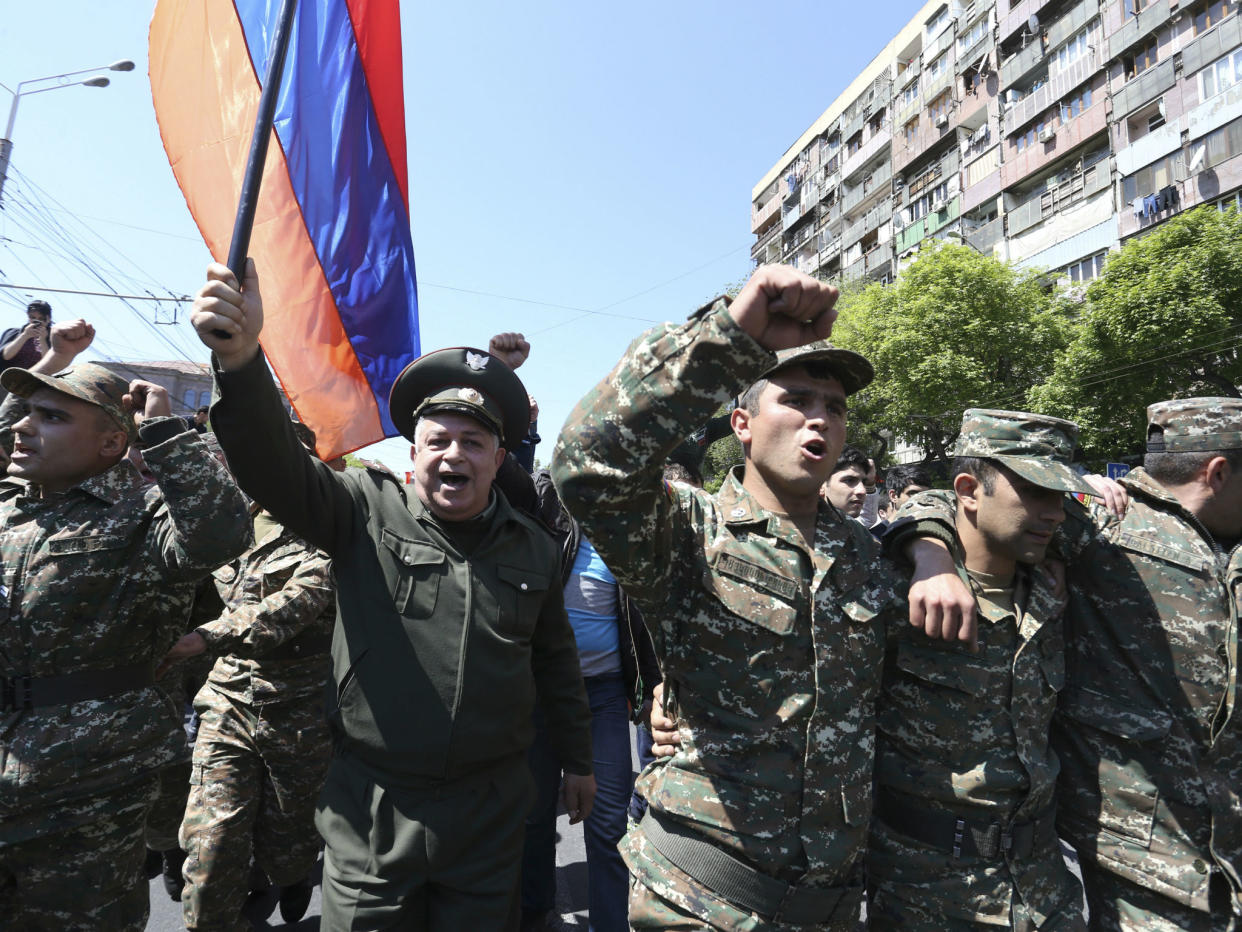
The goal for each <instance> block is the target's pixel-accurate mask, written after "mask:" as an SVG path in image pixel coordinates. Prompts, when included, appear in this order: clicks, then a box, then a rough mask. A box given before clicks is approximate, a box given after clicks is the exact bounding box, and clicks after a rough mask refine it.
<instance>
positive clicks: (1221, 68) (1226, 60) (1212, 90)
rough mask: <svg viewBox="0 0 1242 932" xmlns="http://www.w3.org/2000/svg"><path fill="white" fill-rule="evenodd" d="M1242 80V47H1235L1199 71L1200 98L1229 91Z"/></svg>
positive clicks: (1203, 98)
mask: <svg viewBox="0 0 1242 932" xmlns="http://www.w3.org/2000/svg"><path fill="white" fill-rule="evenodd" d="M1240 81H1242V48H1240V49H1234V50H1233V51H1232V52H1230V53H1229V54H1228V55H1226V56H1224V57H1223V58H1218V59H1216V61H1214V62H1212V64H1210V65H1208V66H1207V67H1206V68H1204V69H1203V70H1202V71H1200V72H1199V100H1200V101H1204V100H1207V99H1208V98H1210V97H1215V96H1216V95H1217V94H1219V93H1221V92H1222V91H1227V90H1229V88H1231V87H1233V86H1234V85H1235V84H1237V83H1238V82H1240Z"/></svg>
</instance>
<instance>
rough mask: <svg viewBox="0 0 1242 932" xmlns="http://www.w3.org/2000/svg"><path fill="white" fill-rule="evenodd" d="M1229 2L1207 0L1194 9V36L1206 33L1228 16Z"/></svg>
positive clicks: (1225, 0)
mask: <svg viewBox="0 0 1242 932" xmlns="http://www.w3.org/2000/svg"><path fill="white" fill-rule="evenodd" d="M1230 6H1231V4H1230V2H1229V0H1209V2H1208V3H1201V4H1199V5H1198V6H1197V7H1195V11H1194V13H1193V14H1192V15H1193V16H1194V20H1195V35H1196V36H1197V35H1198V34H1199V33H1201V32H1206V31H1207V30H1209V29H1211V28H1212V27H1213V26H1215V25H1217V24H1218V23H1219V22H1220V21H1221V20H1222V19H1224V18H1225V17H1226V16H1228V15H1229V12H1230V10H1229V7H1230Z"/></svg>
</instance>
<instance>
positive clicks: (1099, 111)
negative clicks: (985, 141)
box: [1001, 93, 1108, 189]
mask: <svg viewBox="0 0 1242 932" xmlns="http://www.w3.org/2000/svg"><path fill="white" fill-rule="evenodd" d="M1106 110H1107V101H1106V100H1105V95H1104V94H1103V93H1101V94H1098V95H1096V102H1095V103H1094V104H1092V105H1091V106H1090V107H1088V108H1087V109H1086V110H1084V111H1083V112H1082V113H1081V114H1079V115H1078V116H1077V117H1075V118H1074V119H1072V120H1070V121H1069V122H1068V123H1062V124H1061V125H1059V126H1057V127H1056V135H1054V136H1053V137H1052V139H1051V140H1049V141H1048V142H1039V141H1038V140H1036V141H1035V142H1034V143H1033V144H1031V145H1029V146H1027V147H1026V149H1025V150H1024V151H1022V152H1017V151H1015V148H1014V147H1013V146H1012V145H1008V143H1007V144H1006V146H1007V147H1006V149H1005V160H1004V162H1003V163H1002V164H1001V186H1002V187H1004V188H1005V189H1008V188H1011V187H1012V186H1013V185H1015V184H1016V183H1018V182H1019V181H1021V180H1022V179H1023V178H1025V177H1027V176H1028V175H1030V174H1031V173H1032V172H1036V171H1039V170H1040V169H1041V168H1043V167H1045V166H1046V165H1047V164H1048V163H1049V162H1052V161H1054V160H1056V159H1058V158H1060V157H1061V156H1063V155H1065V154H1066V153H1067V152H1070V151H1071V150H1073V149H1074V148H1076V147H1077V146H1080V145H1082V143H1084V142H1086V141H1087V140H1088V139H1091V138H1092V137H1094V136H1096V135H1098V134H1100V133H1102V132H1104V131H1105V130H1106V129H1107V128H1108V114H1107V113H1106Z"/></svg>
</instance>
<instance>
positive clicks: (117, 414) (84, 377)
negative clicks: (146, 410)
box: [0, 362, 138, 441]
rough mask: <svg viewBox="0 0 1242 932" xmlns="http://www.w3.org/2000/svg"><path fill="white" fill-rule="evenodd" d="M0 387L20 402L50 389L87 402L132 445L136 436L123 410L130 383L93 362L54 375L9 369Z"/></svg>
mask: <svg viewBox="0 0 1242 932" xmlns="http://www.w3.org/2000/svg"><path fill="white" fill-rule="evenodd" d="M0 385H3V386H4V387H5V388H6V389H8V390H9V391H11V392H12V393H13V394H14V395H17V396H19V397H21V398H29V397H30V396H31V395H33V394H34V393H35V392H37V391H38V390H39V389H40V388H50V389H51V390H52V391H54V392H60V393H61V394H63V395H68V396H69V397H70V398H77V399H78V400H79V401H85V402H89V403H90V404H93V405H97V406H99V407H100V408H103V409H104V411H105V412H106V413H107V414H108V416H109V417H111V418H112V420H114V421H116V425H117V427H118V428H119V429H120V430H123V431H125V433H126V434H128V435H129V439H130V440H131V441H133V440H134V438H136V437H137V436H138V428H137V427H135V425H134V419H133V417H132V416H131V415H130V413H129V411H128V410H127V409H126V406H125V395H126V394H127V393H128V392H129V380H128V379H126V378H125V377H124V376H122V375H117V374H116V373H115V372H113V371H111V370H110V369H105V368H104V367H103V366H98V365H96V364H95V363H93V362H84V363H79V364H78V365H76V366H70V367H69V368H68V369H66V370H64V371H63V372H57V373H56V374H55V375H44V374H43V373H40V372H27V371H26V370H25V369H18V368H15V367H14V368H9V369H5V370H4V372H3V373H0Z"/></svg>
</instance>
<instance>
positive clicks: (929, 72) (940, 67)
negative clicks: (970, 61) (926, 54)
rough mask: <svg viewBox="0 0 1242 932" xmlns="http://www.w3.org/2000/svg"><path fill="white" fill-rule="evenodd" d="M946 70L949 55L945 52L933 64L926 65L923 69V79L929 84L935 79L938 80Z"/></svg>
mask: <svg viewBox="0 0 1242 932" xmlns="http://www.w3.org/2000/svg"><path fill="white" fill-rule="evenodd" d="M948 68H949V53H948V52H945V53H944V54H943V55H941V56H940V57H938V58H937V59H936V60H935V61H934V62H932V63H931V64H930V65H928V66H927V67H926V68H924V69H923V77H924V79H925V80H926V81H927V83H928V84H931V83H932V82H934V81H935V80H936V79H937V78H939V77H940V76H941V75H942V74H944V73H945V71H947V70H948Z"/></svg>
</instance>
